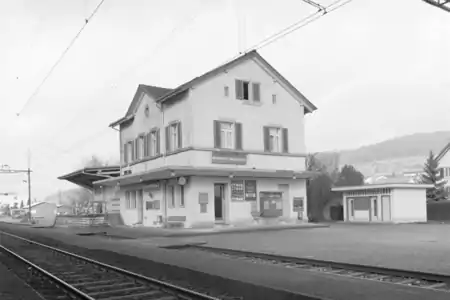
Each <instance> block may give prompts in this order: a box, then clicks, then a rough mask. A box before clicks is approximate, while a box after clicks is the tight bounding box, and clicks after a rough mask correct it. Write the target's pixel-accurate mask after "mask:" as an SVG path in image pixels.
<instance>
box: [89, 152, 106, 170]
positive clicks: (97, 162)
mask: <svg viewBox="0 0 450 300" xmlns="http://www.w3.org/2000/svg"><path fill="white" fill-rule="evenodd" d="M107 165H108V163H107V162H106V161H103V160H101V159H100V158H99V157H97V156H96V155H92V157H91V158H90V159H89V160H88V161H87V162H86V163H84V167H85V168H97V167H105V166H107Z"/></svg>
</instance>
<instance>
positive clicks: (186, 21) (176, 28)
mask: <svg viewBox="0 0 450 300" xmlns="http://www.w3.org/2000/svg"><path fill="white" fill-rule="evenodd" d="M202 2H205V1H202ZM202 7H203V6H202ZM204 11H205V9H203V10H196V12H195V13H194V14H193V15H191V16H190V17H188V18H185V19H183V20H182V21H181V22H179V23H178V24H177V25H176V26H174V28H173V29H172V30H171V31H170V32H169V33H168V35H166V36H165V38H164V39H163V40H162V41H161V42H159V43H158V44H157V45H156V47H155V48H153V50H152V51H150V53H148V54H147V55H145V56H144V57H143V58H140V59H138V60H137V62H136V64H134V65H133V66H132V67H131V68H127V69H126V70H125V72H122V73H121V75H120V76H119V77H118V79H116V81H119V80H121V79H122V78H123V77H125V76H126V75H130V74H132V72H134V71H135V70H136V69H137V68H138V67H139V66H141V65H142V63H141V62H142V61H146V60H147V58H149V57H150V58H154V57H155V54H157V53H158V51H160V50H161V49H162V48H163V47H164V46H166V43H168V42H169V41H170V40H171V39H173V38H174V36H175V35H176V34H177V32H178V31H179V30H180V29H185V28H186V27H187V25H189V24H190V23H192V22H195V20H196V19H197V18H198V17H199V16H200V15H201V14H202V13H204ZM107 85H108V84H106V85H105V86H104V87H103V88H102V90H103V89H104V88H105V87H107ZM87 108H90V107H87V106H86V107H82V108H81V109H80V110H79V111H78V112H77V113H76V115H75V116H74V117H73V118H72V119H71V120H70V121H69V122H68V123H67V124H66V125H65V126H64V127H63V128H62V129H61V130H58V131H57V132H55V134H53V135H52V136H51V137H50V138H49V139H48V140H47V141H54V140H55V138H56V136H57V135H58V134H59V133H61V132H64V131H65V130H67V128H69V127H70V126H71V125H72V124H73V123H74V122H75V121H76V120H77V118H78V116H79V115H80V114H81V113H82V112H84V111H85V110H86V109H87ZM104 133H106V132H104V130H102V131H101V133H100V134H104ZM94 137H96V136H94ZM44 143H45V142H44Z"/></svg>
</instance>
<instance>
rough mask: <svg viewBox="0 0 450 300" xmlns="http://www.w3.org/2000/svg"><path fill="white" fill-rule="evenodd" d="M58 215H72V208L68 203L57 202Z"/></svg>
mask: <svg viewBox="0 0 450 300" xmlns="http://www.w3.org/2000/svg"><path fill="white" fill-rule="evenodd" d="M56 209H57V213H58V215H72V214H73V210H74V208H73V207H72V206H70V205H65V204H58V205H56Z"/></svg>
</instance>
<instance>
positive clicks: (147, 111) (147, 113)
mask: <svg viewBox="0 0 450 300" xmlns="http://www.w3.org/2000/svg"><path fill="white" fill-rule="evenodd" d="M144 113H145V116H146V117H148V115H149V114H150V108H149V107H148V104H147V105H146V106H145V111H144Z"/></svg>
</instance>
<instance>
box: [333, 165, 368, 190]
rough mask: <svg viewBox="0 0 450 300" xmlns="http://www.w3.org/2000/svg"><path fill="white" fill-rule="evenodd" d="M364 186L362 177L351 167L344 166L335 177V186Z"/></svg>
mask: <svg viewBox="0 0 450 300" xmlns="http://www.w3.org/2000/svg"><path fill="white" fill-rule="evenodd" d="M363 184H364V175H363V174H362V173H361V172H359V171H358V170H356V169H355V167H353V166H352V165H345V166H343V167H342V169H341V171H340V172H339V174H338V175H337V178H336V180H335V182H334V185H335V186H355V185H363Z"/></svg>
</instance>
